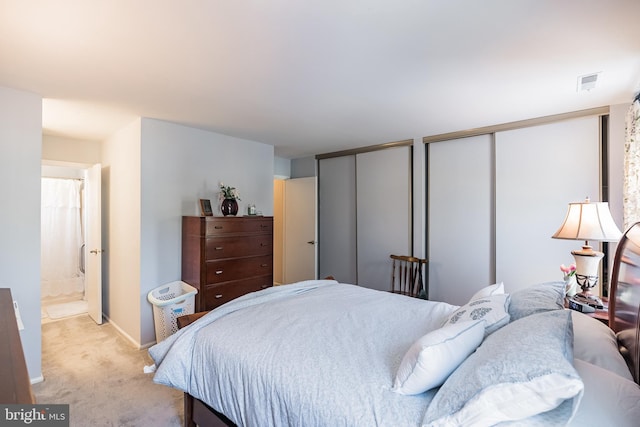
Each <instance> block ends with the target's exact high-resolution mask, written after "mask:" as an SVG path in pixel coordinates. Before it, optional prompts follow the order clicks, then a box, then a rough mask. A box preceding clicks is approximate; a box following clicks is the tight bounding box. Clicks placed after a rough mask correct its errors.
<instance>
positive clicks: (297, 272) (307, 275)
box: [284, 177, 317, 283]
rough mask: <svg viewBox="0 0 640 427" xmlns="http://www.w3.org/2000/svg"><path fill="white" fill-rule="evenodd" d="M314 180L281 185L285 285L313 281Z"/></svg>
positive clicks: (314, 242) (314, 272)
mask: <svg viewBox="0 0 640 427" xmlns="http://www.w3.org/2000/svg"><path fill="white" fill-rule="evenodd" d="M316 200H317V196H316V178H315V177H309V178H295V179H289V180H286V181H285V183H284V282H285V283H295V282H299V281H302V280H311V279H315V278H316V271H317V270H316V246H317V245H316V243H317V237H316V229H317V227H316V212H317V209H316Z"/></svg>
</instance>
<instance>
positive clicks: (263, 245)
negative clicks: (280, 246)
mask: <svg viewBox="0 0 640 427" xmlns="http://www.w3.org/2000/svg"><path fill="white" fill-rule="evenodd" d="M260 246H262V247H265V246H269V244H267V243H260Z"/></svg>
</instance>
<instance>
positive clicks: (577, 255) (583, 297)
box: [571, 245, 604, 308]
mask: <svg viewBox="0 0 640 427" xmlns="http://www.w3.org/2000/svg"><path fill="white" fill-rule="evenodd" d="M571 254H572V255H573V258H574V259H575V260H576V274H575V277H576V282H577V284H578V286H580V288H582V292H579V293H577V294H576V295H575V296H574V298H575V299H577V300H579V301H580V302H582V303H584V304H589V305H590V306H591V307H595V308H604V305H603V304H602V300H601V299H600V298H598V296H596V295H594V294H592V293H591V292H590V290H591V289H593V288H595V287H596V286H597V285H598V266H599V264H600V260H601V259H602V257H603V256H604V254H603V253H602V252H598V251H594V250H593V249H592V248H591V246H589V245H584V246H582V250H580V251H572V252H571Z"/></svg>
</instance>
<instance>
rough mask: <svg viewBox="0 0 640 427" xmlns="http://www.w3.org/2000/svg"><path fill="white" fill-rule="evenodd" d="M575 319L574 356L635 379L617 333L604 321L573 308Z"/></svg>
mask: <svg viewBox="0 0 640 427" xmlns="http://www.w3.org/2000/svg"><path fill="white" fill-rule="evenodd" d="M571 319H572V320H573V358H574V359H580V360H583V361H585V362H589V363H592V364H594V365H596V366H599V367H601V368H603V369H607V370H609V371H611V372H613V373H615V374H617V375H620V376H621V377H623V378H626V379H628V380H629V381H633V377H632V376H631V372H630V371H629V368H628V367H627V362H625V360H624V358H623V357H622V355H621V354H620V351H619V350H618V340H617V339H616V336H615V334H614V333H613V331H612V330H611V329H609V328H607V327H606V326H605V325H604V323H602V322H600V321H599V320H596V319H594V318H592V317H589V316H587V315H586V314H584V313H580V312H579V311H575V310H571Z"/></svg>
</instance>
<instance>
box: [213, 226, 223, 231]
mask: <svg viewBox="0 0 640 427" xmlns="http://www.w3.org/2000/svg"><path fill="white" fill-rule="evenodd" d="M213 228H215V229H216V230H222V226H221V225H214V226H213Z"/></svg>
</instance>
